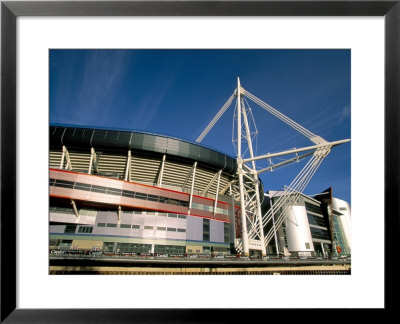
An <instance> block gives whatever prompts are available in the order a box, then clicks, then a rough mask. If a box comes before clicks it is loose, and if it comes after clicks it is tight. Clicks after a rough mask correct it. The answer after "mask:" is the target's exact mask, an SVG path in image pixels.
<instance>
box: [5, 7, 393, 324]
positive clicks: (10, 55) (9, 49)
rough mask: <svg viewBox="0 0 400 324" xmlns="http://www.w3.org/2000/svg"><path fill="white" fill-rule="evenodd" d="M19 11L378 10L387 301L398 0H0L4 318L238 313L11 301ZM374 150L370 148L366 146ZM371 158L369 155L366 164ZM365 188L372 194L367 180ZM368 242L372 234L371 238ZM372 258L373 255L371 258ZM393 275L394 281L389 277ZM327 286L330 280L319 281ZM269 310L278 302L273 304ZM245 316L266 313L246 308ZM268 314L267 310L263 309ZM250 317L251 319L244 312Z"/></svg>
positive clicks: (230, 316)
mask: <svg viewBox="0 0 400 324" xmlns="http://www.w3.org/2000/svg"><path fill="white" fill-rule="evenodd" d="M19 16H382V17H383V16H384V18H385V111H384V114H385V116H384V120H385V157H384V159H385V172H384V182H385V185H384V187H385V193H384V194H385V199H384V210H385V310H390V309H393V306H394V304H395V299H394V298H391V296H393V295H392V293H393V292H394V290H395V288H396V287H397V286H398V283H399V280H398V276H397V275H396V273H395V269H394V264H393V263H394V262H395V259H394V258H391V257H390V256H392V255H395V254H394V253H395V251H394V246H395V239H396V238H397V237H398V234H399V227H400V226H399V202H398V201H399V198H400V195H399V189H398V187H399V179H400V177H399V168H398V166H399V155H400V146H399V128H400V127H399V126H400V125H399V122H400V116H399V103H400V64H399V62H400V0H392V1H386V0H383V1H376V0H371V1H369V0H366V1H358V0H349V1H335V0H312V1H296V0H291V1H286V0H282V1H276V0H259V1H196V0H194V1H182V0H181V1H169V0H164V1H115V2H113V1H99V2H98V1H2V2H1V126H0V127H1V234H0V235H1V236H0V237H1V239H0V244H1V245H0V251H1V269H0V271H1V295H0V298H1V313H0V316H1V317H0V320H1V322H3V321H4V322H5V323H33V322H36V323H89V322H93V323H109V322H116V323H128V322H135V323H143V322H152V321H155V322H174V323H200V322H213V323H217V322H226V321H229V320H234V321H237V319H239V318H240V314H242V313H243V311H246V312H248V311H249V310H240V309H235V310H234V309H217V310H213V311H212V312H210V311H209V310H201V309H197V310H195V309H179V310H173V309H163V310H160V309H158V310H155V309H17V308H16V300H17V292H16V270H17V268H16V244H10V242H15V243H16V242H17V237H16V191H17V188H16V163H17V156H16V136H17V125H16V40H17V39H16V38H17V31H16V19H17V17H19ZM371 150H373V148H371ZM372 163H373V162H371V164H372ZM370 190H371V191H370V192H369V191H368V189H367V190H366V193H365V194H366V196H368V195H371V196H372V195H373V188H370ZM368 244H373V238H371V242H366V247H365V248H368ZM371 262H373V258H372V259H371ZM396 283H397V284H396ZM326 289H327V290H328V291H329V289H333V287H326ZM274 311H275V312H277V311H279V310H274ZM251 312H252V314H251V317H252V318H260V317H263V316H266V314H265V310H262V309H258V310H255V309H253V310H251ZM268 316H271V315H270V313H269V315H268ZM250 320H251V319H250Z"/></svg>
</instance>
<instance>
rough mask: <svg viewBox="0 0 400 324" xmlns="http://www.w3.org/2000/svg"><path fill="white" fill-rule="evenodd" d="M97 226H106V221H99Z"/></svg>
mask: <svg viewBox="0 0 400 324" xmlns="http://www.w3.org/2000/svg"><path fill="white" fill-rule="evenodd" d="M97 227H106V223H98V224H97Z"/></svg>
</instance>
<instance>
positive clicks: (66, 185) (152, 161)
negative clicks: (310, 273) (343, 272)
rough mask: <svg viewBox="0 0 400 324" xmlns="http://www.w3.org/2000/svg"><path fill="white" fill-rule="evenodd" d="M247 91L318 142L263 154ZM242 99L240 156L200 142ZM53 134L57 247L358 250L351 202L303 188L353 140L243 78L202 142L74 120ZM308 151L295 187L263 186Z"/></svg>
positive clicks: (201, 251)
mask: <svg viewBox="0 0 400 324" xmlns="http://www.w3.org/2000/svg"><path fill="white" fill-rule="evenodd" d="M244 97H246V98H248V99H249V100H252V101H253V102H254V103H256V104H257V105H259V106H261V108H263V109H264V110H266V111H268V112H269V113H271V114H272V115H274V116H275V117H276V118H278V119H280V120H281V121H283V122H284V123H286V124H287V125H289V126H291V127H292V128H294V129H295V130H296V131H298V132H299V133H300V134H302V135H304V136H306V137H307V138H308V139H309V140H310V141H311V142H312V143H313V145H312V146H307V147H302V148H294V149H290V150H286V151H282V152H278V153H272V154H266V155H260V156H255V155H254V154H253V148H252V138H251V135H252V131H251V129H250V126H249V122H248V118H250V117H252V116H250V115H251V109H250V108H249V107H248V106H247V105H245V102H244V101H243V98H244ZM234 98H236V99H237V101H236V102H237V105H236V111H235V115H234V118H236V121H237V123H236V134H237V139H236V142H235V141H234V145H235V144H236V146H237V147H236V152H237V157H235V158H234V157H231V156H229V155H227V154H224V153H221V152H218V151H216V150H214V149H211V148H208V147H205V146H204V145H201V144H200V142H201V140H202V139H203V138H204V137H205V136H206V135H207V133H208V132H209V130H210V129H211V128H212V127H213V126H214V124H215V123H216V122H217V121H218V119H219V118H220V117H221V115H222V114H223V113H224V112H225V111H226V110H227V109H228V108H229V106H230V105H231V103H232V102H233V100H234ZM246 104H247V101H246ZM242 128H243V129H242ZM49 136H50V139H49V140H50V142H49V146H50V156H49V168H50V171H49V179H50V190H49V194H50V216H49V222H50V225H49V226H50V228H49V240H50V243H49V248H50V253H55V254H57V253H64V252H65V251H69V253H71V251H72V253H74V251H76V253H78V254H93V253H101V254H105V255H132V256H134V255H135V256H160V257H164V256H165V257H174V256H175V257H182V256H188V255H189V256H191V255H193V256H199V255H200V256H215V255H217V256H218V255H222V256H224V255H225V256H233V255H235V256H236V255H243V256H244V257H249V256H250V257H251V256H254V257H266V256H267V255H277V256H279V255H284V256H288V255H292V256H296V257H297V256H303V257H314V256H327V255H330V256H331V255H334V254H336V255H337V253H338V251H341V248H340V245H341V246H342V247H343V248H344V251H345V252H346V254H350V250H351V243H350V236H349V233H350V225H349V224H350V209H349V206H348V204H347V205H346V203H345V202H342V201H339V200H337V199H336V200H335V201H334V199H333V196H332V191H331V189H329V190H328V191H327V192H323V193H321V195H320V196H319V197H314V198H313V197H307V196H305V195H304V194H302V192H303V190H304V189H305V188H306V186H307V185H308V183H309V182H310V180H311V178H312V176H313V175H314V174H315V172H316V170H317V169H318V168H319V166H320V165H321V163H322V161H323V159H324V158H325V157H326V156H327V155H328V154H329V153H330V151H331V149H332V148H333V147H334V146H337V145H340V144H343V143H345V142H348V141H349V140H340V141H335V142H328V141H326V140H325V139H323V138H322V137H320V136H317V135H315V134H313V133H312V132H310V131H309V130H307V129H305V128H304V127H302V126H301V125H299V124H298V123H296V122H294V121H293V120H291V119H290V118H289V117H287V116H285V115H283V114H282V113H280V112H279V111H277V110H276V109H274V108H273V107H271V106H270V105H268V104H267V103H265V102H263V101H262V100H260V99H258V98H257V97H255V96H254V95H252V94H251V93H249V92H247V91H246V90H244V89H243V88H242V87H241V86H240V81H239V79H238V87H237V88H236V89H235V91H234V92H233V94H232V95H231V96H230V98H229V99H228V100H227V102H226V103H225V104H224V105H223V106H222V108H221V109H220V111H218V113H217V115H216V116H215V117H214V119H213V120H212V121H211V122H210V124H209V125H208V126H207V127H206V129H205V130H204V131H203V132H202V134H201V135H200V136H199V137H198V139H197V140H196V142H189V141H186V140H182V139H178V138H173V137H169V136H165V135H160V134H150V133H145V132H133V131H127V130H112V129H98V128H87V127H86V128H85V127H75V126H72V127H71V126H69V127H67V126H65V125H52V126H50V130H49ZM298 153H301V155H299V154H298ZM246 154H247V155H246ZM278 156H279V157H285V158H286V160H283V161H282V160H281V161H282V162H280V163H277V164H274V163H271V164H270V166H269V167H267V168H263V169H260V168H257V167H256V161H257V160H261V159H264V160H270V161H271V158H275V157H278ZM307 158H308V159H309V160H308V162H307V163H306V164H305V165H304V167H303V168H302V170H301V171H300V172H299V174H298V175H297V176H296V177H295V178H294V180H293V181H292V183H291V184H290V185H289V186H285V187H284V189H283V190H279V191H275V192H268V193H265V192H264V187H263V183H262V181H261V179H260V178H259V174H261V173H263V172H267V171H273V170H275V169H277V168H280V167H283V166H285V165H287V164H290V163H294V162H298V161H300V160H303V159H307ZM265 197H268V199H265ZM343 204H344V205H343ZM343 206H345V207H343ZM293 219H295V221H294V222H293ZM298 220H301V223H302V226H300V225H299V224H300V222H298ZM291 223H294V224H295V226H292V225H291ZM339 242H340V245H339ZM338 246H339V248H338ZM339 254H340V252H339Z"/></svg>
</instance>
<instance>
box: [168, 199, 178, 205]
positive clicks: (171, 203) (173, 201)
mask: <svg viewBox="0 0 400 324" xmlns="http://www.w3.org/2000/svg"><path fill="white" fill-rule="evenodd" d="M168 204H170V205H179V200H176V199H169V200H168Z"/></svg>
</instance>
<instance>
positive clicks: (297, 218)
mask: <svg viewBox="0 0 400 324" xmlns="http://www.w3.org/2000/svg"><path fill="white" fill-rule="evenodd" d="M285 225H286V237H287V244H288V249H289V251H290V252H291V253H293V252H297V253H298V254H299V256H311V253H312V252H314V245H313V242H312V236H311V231H310V225H309V223H308V218H307V212H306V209H305V207H304V206H292V207H291V208H289V210H288V212H287V217H286V220H285Z"/></svg>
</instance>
